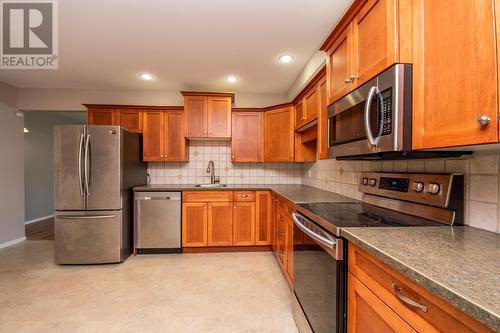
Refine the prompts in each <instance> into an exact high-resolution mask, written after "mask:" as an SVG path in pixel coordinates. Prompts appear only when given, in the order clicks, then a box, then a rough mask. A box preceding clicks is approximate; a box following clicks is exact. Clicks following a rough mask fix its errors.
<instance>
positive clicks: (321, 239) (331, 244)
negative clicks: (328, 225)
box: [292, 213, 337, 250]
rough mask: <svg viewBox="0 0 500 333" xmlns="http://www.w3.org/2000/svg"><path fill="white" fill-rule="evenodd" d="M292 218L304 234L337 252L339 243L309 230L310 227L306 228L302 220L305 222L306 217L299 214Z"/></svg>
mask: <svg viewBox="0 0 500 333" xmlns="http://www.w3.org/2000/svg"><path fill="white" fill-rule="evenodd" d="M292 218H293V221H294V222H295V224H296V225H297V227H299V229H300V230H302V231H303V232H305V233H306V234H308V235H309V236H310V237H311V238H312V239H314V240H316V241H318V242H320V243H321V244H323V245H325V246H327V247H329V248H331V249H333V250H335V248H336V247H337V242H336V241H331V240H329V239H327V238H325V237H323V236H321V235H318V234H317V233H315V232H314V231H312V230H311V229H309V228H308V227H306V226H305V225H304V224H303V223H302V222H301V221H300V220H303V219H305V217H304V216H302V215H300V214H298V213H292Z"/></svg>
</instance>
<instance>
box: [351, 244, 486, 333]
mask: <svg viewBox="0 0 500 333" xmlns="http://www.w3.org/2000/svg"><path fill="white" fill-rule="evenodd" d="M348 258H349V263H348V267H349V272H351V273H352V274H353V275H354V276H355V277H356V278H357V279H358V280H359V281H360V282H362V283H363V284H364V285H366V286H367V287H368V288H369V289H370V290H371V291H372V292H373V293H374V294H376V295H377V296H378V297H379V298H380V299H381V300H382V301H383V302H384V303H385V304H387V305H388V306H389V307H390V308H391V309H392V310H393V311H394V312H396V313H397V314H398V315H399V316H400V317H401V318H403V319H404V320H405V321H406V322H407V323H408V324H410V325H411V326H412V327H413V328H414V329H416V330H417V331H419V332H450V333H451V332H491V331H490V330H489V329H488V328H487V327H485V326H484V325H482V324H481V323H479V322H477V321H476V320H474V319H472V318H471V317H469V316H467V315H466V314H465V313H463V312H462V311H460V310H459V309H457V308H455V307H453V306H452V305H450V304H448V303H446V302H445V301H444V300H442V299H440V298H438V297H437V296H435V295H433V294H432V293H430V292H429V291H427V290H426V289H424V288H423V287H421V286H419V285H418V284H416V283H415V282H413V281H411V280H409V279H408V278H407V277H405V276H403V275H402V274H400V273H398V272H396V271H394V270H393V269H392V268H390V267H389V266H387V265H386V264H384V263H382V262H381V261H379V260H378V259H376V258H375V257H373V256H371V255H369V254H368V253H366V252H364V251H363V250H361V249H359V248H357V247H356V246H353V245H351V246H350V247H349V255H348ZM408 298H409V299H411V300H413V301H415V302H416V303H418V304H420V305H419V306H412V305H409V304H407V302H405V299H406V300H407V301H408Z"/></svg>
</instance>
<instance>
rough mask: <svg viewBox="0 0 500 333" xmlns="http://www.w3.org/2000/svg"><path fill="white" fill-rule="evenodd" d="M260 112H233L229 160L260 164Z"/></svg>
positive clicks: (261, 118) (261, 148) (261, 120)
mask: <svg viewBox="0 0 500 333" xmlns="http://www.w3.org/2000/svg"><path fill="white" fill-rule="evenodd" d="M262 115H263V113H262V112H246V111H245V112H233V114H232V122H231V123H232V138H231V160H232V161H233V162H262V160H263V159H262V150H263V147H262V146H263V142H262V139H263V138H262V122H263V116H262Z"/></svg>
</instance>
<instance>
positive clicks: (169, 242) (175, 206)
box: [134, 192, 181, 249]
mask: <svg viewBox="0 0 500 333" xmlns="http://www.w3.org/2000/svg"><path fill="white" fill-rule="evenodd" d="M134 224H135V248H137V249H180V248H181V193H180V192H136V193H135V195H134Z"/></svg>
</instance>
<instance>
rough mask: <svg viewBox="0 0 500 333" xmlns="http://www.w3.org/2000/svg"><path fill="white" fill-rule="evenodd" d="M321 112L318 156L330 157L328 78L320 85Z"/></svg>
mask: <svg viewBox="0 0 500 333" xmlns="http://www.w3.org/2000/svg"><path fill="white" fill-rule="evenodd" d="M318 91H319V113H318V157H319V158H320V159H326V158H328V106H327V104H326V103H327V102H326V80H324V81H323V82H321V83H320V84H319V86H318Z"/></svg>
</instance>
